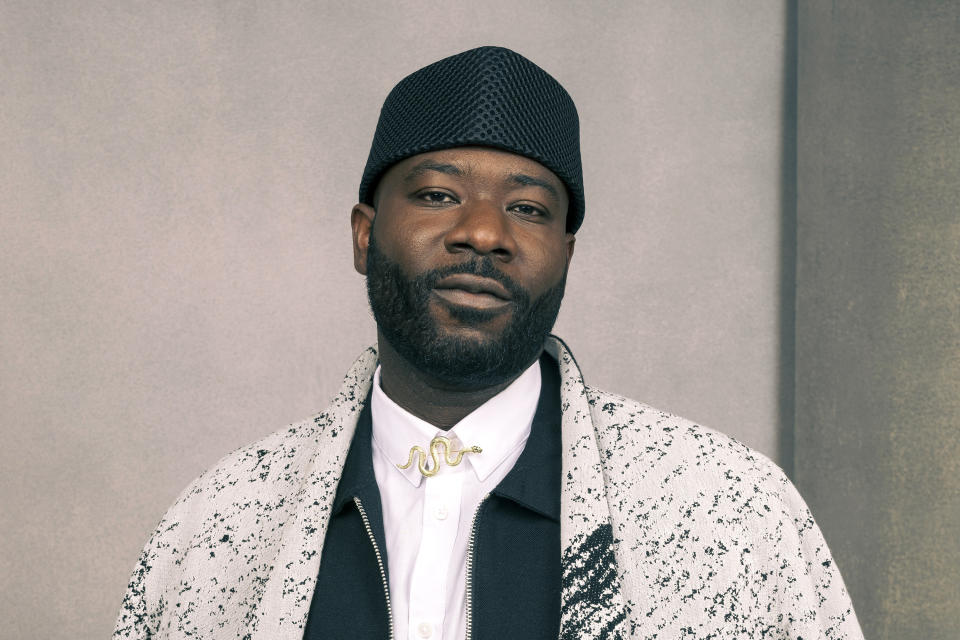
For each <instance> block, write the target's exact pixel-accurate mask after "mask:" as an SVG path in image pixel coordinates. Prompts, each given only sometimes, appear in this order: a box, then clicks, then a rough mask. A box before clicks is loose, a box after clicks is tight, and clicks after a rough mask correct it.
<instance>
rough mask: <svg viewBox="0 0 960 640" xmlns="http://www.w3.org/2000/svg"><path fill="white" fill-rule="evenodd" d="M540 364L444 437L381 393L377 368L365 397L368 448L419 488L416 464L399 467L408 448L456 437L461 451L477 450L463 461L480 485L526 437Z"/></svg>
mask: <svg viewBox="0 0 960 640" xmlns="http://www.w3.org/2000/svg"><path fill="white" fill-rule="evenodd" d="M540 377H541V374H540V362H539V361H537V362H534V363H533V364H532V365H530V367H528V368H527V369H526V371H524V372H523V373H522V374H520V376H519V377H518V378H517V379H516V380H514V381H513V382H512V383H510V385H509V386H508V387H507V388H506V389H504V390H503V391H501V392H500V393H498V394H497V395H495V396H493V397H492V398H490V399H489V400H487V401H486V402H485V403H483V404H482V405H480V406H479V407H477V408H476V409H475V410H474V411H472V412H471V413H470V414H469V415H467V416H466V417H465V418H463V420H461V421H460V422H458V423H457V424H455V425H454V426H453V427H452V428H451V429H450V431H449V432H444V431H443V430H442V429H438V428H437V427H435V426H433V425H431V424H429V423H428V422H426V421H424V420H421V419H420V418H418V417H416V416H415V415H413V414H411V413H410V412H408V411H407V410H405V409H403V408H402V407H400V406H399V405H398V404H396V403H395V402H394V401H393V400H391V399H390V398H389V397H387V394H386V393H384V392H383V389H381V388H380V367H379V366H378V367H377V370H376V372H375V373H374V374H373V389H372V393H371V397H370V409H371V417H372V420H373V444H374V446H376V447H378V448H379V449H380V451H381V452H383V454H384V455H386V456H387V459H388V460H390V461H391V462H394V469H396V471H397V472H398V473H400V474H401V475H402V477H404V478H406V479H407V481H408V482H410V483H411V484H412V485H413V486H415V487H418V486H420V482H421V481H422V479H423V476H422V475H421V474H420V472H419V471H418V470H417V468H416V466H417V465H416V464H413V465H411V466H410V467H409V468H408V469H400V468H398V467H397V466H396V465H397V464H404V463H405V462H406V461H407V459H408V457H409V455H410V448H411V447H413V446H414V445H419V446H421V447H423V448H424V449H427V445H428V444H429V443H430V440H431V439H433V437H434V436H437V435H445V436H448V437H451V436H454V435H455V436H457V438H458V439H459V441H460V443H461V444H460V446H462V447H471V446H479V447H480V448H481V449H483V452H482V453H479V454H470V455H468V456H466V457H465V458H464V460H465V461H468V462H469V464H470V467H471V468H472V469H473V471H474V473H476V475H477V478H478V479H479V480H480V481H481V482H482V481H483V480H485V479H486V478H487V477H488V476H489V475H490V474H491V473H493V471H494V470H495V469H496V468H497V467H498V466H500V465H501V464H502V463H503V461H504V460H505V459H506V458H507V457H508V455H509V454H510V452H511V451H513V450H514V449H515V448H516V447H518V446H521V445H522V444H523V443H524V442H526V440H527V438H528V437H529V436H530V428H531V424H532V423H533V417H534V415H535V413H536V411H537V402H538V400H539V398H540V387H541V380H540Z"/></svg>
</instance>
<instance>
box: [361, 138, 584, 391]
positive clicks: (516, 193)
mask: <svg viewBox="0 0 960 640" xmlns="http://www.w3.org/2000/svg"><path fill="white" fill-rule="evenodd" d="M567 208H568V200H567V194H566V190H565V188H564V186H563V183H562V182H561V181H560V179H559V178H557V176H556V175H554V174H553V173H552V172H551V171H550V170H548V169H547V168H545V167H544V166H542V165H540V164H539V163H537V162H535V161H533V160H530V159H529V158H525V157H523V156H518V155H516V154H512V153H508V152H505V151H498V150H493V149H487V148H480V147H461V148H456V149H447V150H442V151H433V152H429V153H424V154H420V155H417V156H413V157H411V158H407V159H406V160H403V161H402V162H399V163H397V164H396V165H394V166H393V167H391V168H390V169H389V170H388V171H387V172H386V173H385V174H384V176H383V178H382V179H381V181H380V184H379V185H378V187H377V192H376V196H375V210H374V208H372V207H369V206H367V205H362V204H361V205H357V206H356V207H355V208H354V211H353V218H352V223H353V231H354V264H355V267H356V269H357V271H359V272H360V273H363V274H365V275H366V276H367V292H368V295H369V298H370V306H371V308H372V309H373V313H374V317H375V318H376V320H377V325H378V327H379V329H380V333H381V334H382V336H383V337H385V338H386V340H387V341H388V342H389V343H390V345H391V346H392V347H393V348H394V349H395V350H396V351H397V352H398V353H399V354H400V355H401V356H403V357H404V359H406V360H407V361H408V362H410V363H411V364H413V365H414V366H415V367H417V368H418V369H420V370H421V371H423V372H424V373H426V374H428V375H431V376H434V377H436V378H438V379H439V380H441V381H443V382H445V383H447V384H449V385H451V386H453V387H458V388H477V387H482V386H490V385H494V384H498V383H500V382H504V381H506V380H509V379H510V378H512V377H514V376H516V375H517V374H519V373H520V372H521V371H522V370H523V368H524V367H526V366H527V365H529V364H530V363H531V362H532V361H533V360H534V359H535V358H536V357H537V356H538V355H539V353H540V350H541V348H542V345H543V340H544V338H545V337H546V334H547V333H548V332H549V331H550V329H551V328H552V326H553V323H554V321H555V320H556V316H557V312H558V311H559V308H560V300H561V299H562V297H563V287H564V283H565V279H566V272H567V266H568V265H569V262H570V258H571V257H572V255H573V246H574V236H573V234H569V233H566V214H567ZM374 220H375V221H376V222H375V223H374Z"/></svg>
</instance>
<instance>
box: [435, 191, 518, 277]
mask: <svg viewBox="0 0 960 640" xmlns="http://www.w3.org/2000/svg"><path fill="white" fill-rule="evenodd" d="M457 209H458V211H457V219H456V222H455V224H454V226H453V227H451V229H450V231H449V232H447V235H446V237H445V238H444V244H445V245H446V248H447V251H450V252H451V253H457V252H461V251H471V252H473V253H476V254H478V255H483V256H485V255H492V256H493V257H496V258H499V259H500V260H501V261H503V262H509V261H510V260H512V259H513V256H515V255H516V253H517V245H516V240H515V238H514V237H513V234H512V232H511V229H510V221H509V220H508V219H507V214H506V213H505V212H504V211H503V210H502V209H501V207H500V206H499V205H498V204H497V203H495V202H492V201H490V200H476V201H474V202H467V203H464V204H463V205H461V206H460V207H457Z"/></svg>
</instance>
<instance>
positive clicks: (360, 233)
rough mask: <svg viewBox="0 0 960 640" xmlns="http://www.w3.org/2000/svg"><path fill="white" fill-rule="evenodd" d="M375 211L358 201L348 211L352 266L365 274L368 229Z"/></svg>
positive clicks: (368, 243)
mask: <svg viewBox="0 0 960 640" xmlns="http://www.w3.org/2000/svg"><path fill="white" fill-rule="evenodd" d="M376 215H377V212H376V211H375V210H374V208H373V207H371V206H370V205H368V204H363V203H362V202H359V203H357V204H355V205H354V206H353V210H352V211H351V212H350V227H351V228H352V229H353V268H354V269H356V270H357V273H359V274H361V275H364V276H365V275H367V250H368V249H369V248H370V230H371V229H372V227H373V218H374V216H376Z"/></svg>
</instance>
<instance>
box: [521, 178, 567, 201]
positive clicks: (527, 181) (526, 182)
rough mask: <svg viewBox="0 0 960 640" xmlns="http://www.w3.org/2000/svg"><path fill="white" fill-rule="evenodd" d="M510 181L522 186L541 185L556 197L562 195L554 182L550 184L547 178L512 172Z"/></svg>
mask: <svg viewBox="0 0 960 640" xmlns="http://www.w3.org/2000/svg"><path fill="white" fill-rule="evenodd" d="M510 182H512V183H514V184H517V185H520V186H522V187H541V188H543V189H546V190H547V191H549V192H550V194H551V195H553V197H554V198H558V197H560V194H558V193H557V190H556V188H555V187H554V186H553V185H552V184H550V183H549V182H547V181H546V180H541V179H540V178H534V177H533V176H528V175H527V174H525V173H512V174H510Z"/></svg>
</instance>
